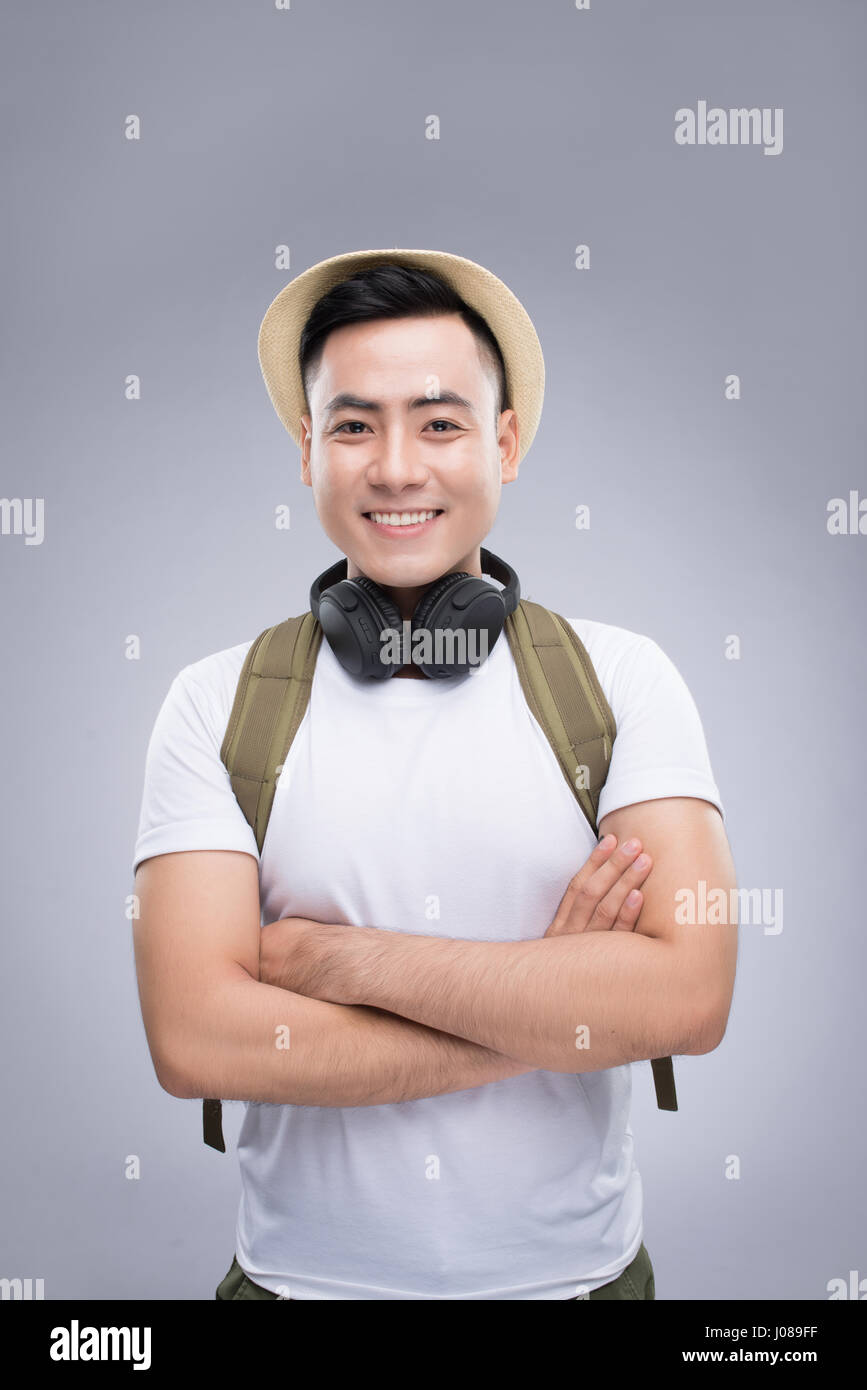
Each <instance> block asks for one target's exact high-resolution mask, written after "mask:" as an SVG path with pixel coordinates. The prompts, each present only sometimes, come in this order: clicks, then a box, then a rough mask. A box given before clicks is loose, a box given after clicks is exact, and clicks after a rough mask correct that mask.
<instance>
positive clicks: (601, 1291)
mask: <svg viewBox="0 0 867 1390" xmlns="http://www.w3.org/2000/svg"><path fill="white" fill-rule="evenodd" d="M578 1297H580V1295H578V1296H577V1297H576V1300H575V1301H576V1302H577V1301H578ZM217 1298H219V1299H236V1298H237V1299H242V1298H243V1299H246V1298H274V1299H279V1298H280V1295H279V1294H276V1293H271V1291H270V1289H263V1288H262V1286H261V1284H254V1283H253V1280H252V1279H250V1278H249V1277H248V1275H246V1274H245V1273H244V1271H243V1269H242V1268H241V1266H240V1265H239V1264H238V1261H237V1258H236V1257H235V1256H234V1255H233V1256H232V1264H231V1267H230V1269H229V1272H228V1274H227V1275H226V1277H225V1278H224V1279H222V1280H221V1281H220V1283H219V1285H218V1286H217ZM587 1298H588V1299H590V1298H633V1299H647V1298H654V1299H655V1298H656V1289H655V1286H654V1279H653V1265H652V1264H651V1263H650V1256H649V1255H648V1253H647V1251H646V1250H645V1248H644V1243H643V1242H642V1243H641V1245H640V1246H639V1247H638V1254H637V1255H636V1256H635V1259H634V1260H633V1261H632V1264H629V1265H627V1266H626V1268H625V1269H624V1271H623V1273H622V1274H619V1275H618V1276H617V1278H616V1279H612V1281H611V1283H610V1284H602V1285H600V1287H599V1288H598V1289H592V1290H591V1291H590V1293H589V1294H588V1295H587ZM292 1301H293V1300H292V1299H291V1298H289V1299H283V1302H284V1303H291V1302H292ZM295 1301H296V1302H297V1300H295ZM413 1301H414V1300H413ZM567 1302H568V1300H567Z"/></svg>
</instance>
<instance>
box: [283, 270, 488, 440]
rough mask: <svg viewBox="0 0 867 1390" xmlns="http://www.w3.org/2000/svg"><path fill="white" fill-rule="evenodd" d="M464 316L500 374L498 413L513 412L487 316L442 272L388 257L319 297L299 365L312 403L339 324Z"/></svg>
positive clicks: (485, 357) (304, 335) (307, 326)
mask: <svg viewBox="0 0 867 1390" xmlns="http://www.w3.org/2000/svg"><path fill="white" fill-rule="evenodd" d="M442 314H460V316H461V318H462V319H463V321H464V323H465V324H466V325H467V327H468V328H469V329H470V331H471V333H472V334H473V336H474V337H475V339H476V342H477V344H478V348H479V354H480V356H481V358H482V361H483V362H484V363H485V365H486V366H488V367H489V368H490V369H491V370H492V371H493V372H494V375H495V378H496V383H497V390H496V393H495V394H496V398H497V399H496V415H495V417H494V419H495V423H496V419H497V417H498V416H499V414H500V412H501V411H503V410H507V409H508V408H509V405H508V396H507V389H508V388H507V384H506V364H505V362H504V361H503V354H502V352H501V351H500V345H499V343H498V342H497V340H496V338H495V336H494V334H493V333H492V332H491V329H490V328H489V326H488V324H487V323H486V321H485V319H484V318H483V317H482V315H481V314H479V313H477V312H476V310H475V309H472V308H471V307H470V306H469V304H466V303H465V302H464V300H463V299H461V297H460V295H459V294H458V293H457V291H456V290H454V289H452V287H451V285H449V284H448V283H447V282H446V281H445V280H443V279H442V278H441V277H440V276H439V275H435V274H433V273H432V272H431V271H429V270H421V269H419V268H417V267H414V266H405V265H397V264H395V263H394V262H393V261H384V262H382V263H381V264H379V265H374V266H369V267H367V269H365V270H359V271H356V273H355V274H354V275H350V276H349V278H348V279H346V280H342V281H341V282H340V283H339V284H337V285H334V286H333V288H332V289H330V290H328V291H327V293H326V294H324V295H323V296H322V298H321V299H319V300H317V302H316V304H314V306H313V309H312V310H311V312H310V315H309V316H308V319H307V322H306V323H305V325H304V328H303V329H302V331H301V340H300V343H299V348H298V363H299V366H300V369H301V380H302V383H303V385H304V394H305V396H307V400H308V404H309V400H310V397H309V393H308V390H307V384H308V381H309V380H310V379H311V377H313V376H314V375H315V373H316V372H317V371H318V369H319V365H320V363H321V361H322V352H323V349H324V347H325V340H326V338H327V337H328V335H329V333H331V332H332V331H333V330H334V329H335V328H342V327H343V326H344V325H345V324H348V323H368V322H370V321H371V320H374V319H405V318H434V317H438V316H440V315H442Z"/></svg>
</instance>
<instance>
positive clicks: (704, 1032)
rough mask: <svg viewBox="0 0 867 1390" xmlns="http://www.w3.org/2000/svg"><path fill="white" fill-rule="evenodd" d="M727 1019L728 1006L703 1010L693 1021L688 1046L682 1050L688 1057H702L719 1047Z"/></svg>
mask: <svg viewBox="0 0 867 1390" xmlns="http://www.w3.org/2000/svg"><path fill="white" fill-rule="evenodd" d="M728 1019H729V1005H728V1004H726V1006H725V1007H724V1008H710V1009H705V1010H703V1011H702V1012H701V1014H699V1016H698V1017H697V1018H696V1019H694V1021H693V1026H692V1028H691V1030H690V1033H689V1036H688V1046H687V1047H685V1048H684V1049H683V1050H684V1052H685V1053H686V1054H687V1055H688V1056H693V1057H702V1056H704V1055H705V1054H706V1053H708V1052H713V1051H715V1049H716V1048H718V1047H719V1045H720V1043H721V1042H722V1040H723V1038H724V1037H725V1034H726V1028H727V1027H728Z"/></svg>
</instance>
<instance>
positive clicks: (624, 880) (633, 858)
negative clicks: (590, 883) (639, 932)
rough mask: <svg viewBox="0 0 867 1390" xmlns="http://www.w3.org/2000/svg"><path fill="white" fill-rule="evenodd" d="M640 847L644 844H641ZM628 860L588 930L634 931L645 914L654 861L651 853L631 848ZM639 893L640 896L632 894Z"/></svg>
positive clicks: (596, 911) (598, 905) (602, 899)
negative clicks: (643, 889) (645, 891)
mask: <svg viewBox="0 0 867 1390" xmlns="http://www.w3.org/2000/svg"><path fill="white" fill-rule="evenodd" d="M639 849H640V846H639ZM626 853H627V856H628V863H627V867H626V868H625V869H624V871H623V873H622V874H621V876H620V878H619V879H618V880H617V882H616V883H615V884H614V885H613V886H612V887H611V888H610V889H609V890H608V892H607V893H606V894H605V895H604V897H602V898H601V899H600V900H599V902H598V903H597V905H596V907H595V908H594V910H593V913H592V914H591V917H590V920H589V922H588V924H587V927H586V928H585V930H587V931H612V930H613V931H633V930H634V928H635V924H636V923H637V921H638V918H639V915H640V913H641V907H642V904H643V902H644V895H643V893H641V891H640V890H641V885H642V884H643V883H644V881H645V879H646V878H647V876H648V874H649V873H650V870H651V868H652V867H653V860H652V859H651V857H650V855H649V854H643V853H639V852H637V851H636V850H631V851H627V852H626ZM633 893H637V894H638V896H637V897H635V898H634V897H632V894H633Z"/></svg>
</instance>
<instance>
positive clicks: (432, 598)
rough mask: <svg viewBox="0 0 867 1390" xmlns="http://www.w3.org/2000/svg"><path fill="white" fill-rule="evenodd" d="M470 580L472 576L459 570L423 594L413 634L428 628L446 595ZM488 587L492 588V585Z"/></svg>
mask: <svg viewBox="0 0 867 1390" xmlns="http://www.w3.org/2000/svg"><path fill="white" fill-rule="evenodd" d="M469 578H471V576H470V575H468V574H466V573H465V572H464V571H463V570H459V571H458V572H457V573H455V574H446V575H444V576H443V578H442V579H438V580H437V582H436V584H433V585H432V586H431V588H430V589H428V591H427V593H426V594H422V596H421V598H420V599H419V601H418V603H417V604H416V610H415V612H414V613H413V615H412V630H413V633H415V632H416V631H417V630H418V629H419V628H424V627H427V622H428V618H429V617H430V615H431V613H432V612H433V610H434V608H435V607H436V605H437V604H438V603H439V601H440V599H441V598H442V597H443V595H444V594H447V593H449V592H450V590H452V589H454V588H455V587H456V586H457V585H458V584H460V582H461V580H463V579H469ZM488 587H490V585H489V586H488Z"/></svg>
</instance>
